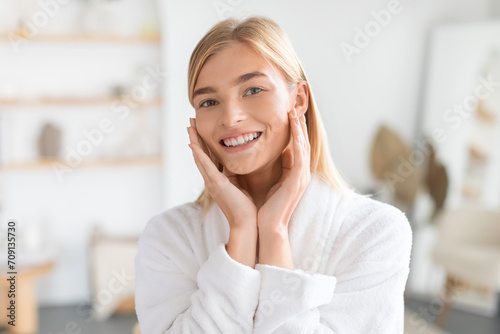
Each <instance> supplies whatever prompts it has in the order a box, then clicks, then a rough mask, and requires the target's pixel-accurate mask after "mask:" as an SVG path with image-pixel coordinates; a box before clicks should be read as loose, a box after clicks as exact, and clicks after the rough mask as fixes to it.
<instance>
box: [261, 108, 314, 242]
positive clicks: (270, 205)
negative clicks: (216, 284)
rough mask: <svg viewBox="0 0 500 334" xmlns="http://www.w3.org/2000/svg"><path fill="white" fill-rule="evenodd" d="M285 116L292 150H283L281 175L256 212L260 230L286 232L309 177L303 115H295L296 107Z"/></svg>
mask: <svg viewBox="0 0 500 334" xmlns="http://www.w3.org/2000/svg"><path fill="white" fill-rule="evenodd" d="M288 116H289V120H290V128H291V133H292V142H293V143H292V149H290V148H287V149H286V150H285V151H284V153H283V156H282V168H283V171H282V175H281V178H280V180H279V181H278V182H277V183H276V184H275V185H274V186H273V187H272V188H271V189H270V190H269V192H268V194H267V196H266V200H265V203H264V205H263V206H262V207H261V208H260V209H259V211H258V213H257V224H258V228H259V231H261V230H264V231H272V232H280V233H284V232H287V231H288V222H289V220H290V217H291V215H292V212H293V210H294V209H295V207H296V206H297V203H298V202H299V200H300V198H301V197H302V195H303V193H304V191H305V190H306V188H307V186H308V184H309V182H310V180H311V172H310V159H311V146H310V144H309V136H308V134H307V125H306V119H305V116H304V115H300V116H298V115H297V112H296V110H295V108H294V109H292V110H291V111H290V112H288ZM259 233H260V232H259Z"/></svg>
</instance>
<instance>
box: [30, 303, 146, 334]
mask: <svg viewBox="0 0 500 334" xmlns="http://www.w3.org/2000/svg"><path fill="white" fill-rule="evenodd" d="M136 322H137V317H136V316H135V315H115V316H113V317H111V318H110V319H109V320H107V321H104V322H97V321H95V320H92V318H91V317H89V312H88V310H86V309H83V308H81V307H77V306H67V307H43V308H41V309H40V329H39V332H38V333H39V334H69V333H71V334H72V333H79V334H87V333H88V334H132V328H133V327H134V325H135V323H136Z"/></svg>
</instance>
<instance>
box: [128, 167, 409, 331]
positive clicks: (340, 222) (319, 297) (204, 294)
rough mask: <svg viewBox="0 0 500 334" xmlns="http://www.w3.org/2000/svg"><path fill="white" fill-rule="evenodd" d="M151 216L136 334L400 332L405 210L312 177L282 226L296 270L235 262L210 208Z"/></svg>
mask: <svg viewBox="0 0 500 334" xmlns="http://www.w3.org/2000/svg"><path fill="white" fill-rule="evenodd" d="M201 214H202V208H201V207H198V206H197V205H196V204H194V203H185V204H183V205H179V206H176V207H173V208H170V209H168V210H165V211H164V212H162V213H160V214H158V215H156V216H155V217H153V218H152V219H151V220H150V221H149V222H148V224H147V226H146V228H145V230H144V232H143V234H142V236H141V238H140V240H139V246H138V253H137V257H136V260H135V265H136V310H137V315H138V319H139V325H140V328H141V333H142V334H160V333H161V334H163V333H287V334H289V333H336V334H354V333H359V334H367V333H377V334H385V333H398V334H402V333H403V320H404V319H403V317H404V302H403V292H404V289H405V284H406V280H407V278H408V273H409V262H410V250H411V245H412V231H411V228H410V225H409V222H408V219H407V218H406V216H405V214H404V213H402V212H401V211H400V210H398V209H397V208H395V207H393V206H391V205H388V204H385V203H382V202H379V201H376V200H374V199H371V198H367V197H360V196H357V195H342V194H341V193H340V192H338V191H337V190H335V189H334V188H332V187H331V186H330V185H328V184H327V183H326V182H324V181H323V180H321V179H320V178H319V177H318V176H316V175H314V174H313V175H312V178H311V182H310V183H309V185H308V187H307V189H306V190H305V192H304V194H303V196H302V198H301V199H300V201H299V203H298V204H297V207H296V208H295V211H294V212H293V214H292V216H291V220H290V223H289V239H290V244H291V250H292V256H293V264H294V268H295V269H294V270H290V269H284V268H280V267H276V266H270V265H263V264H256V266H255V269H252V268H251V267H248V266H246V265H243V264H241V263H239V262H237V261H235V260H233V259H232V258H231V257H230V256H229V255H228V253H227V252H226V249H225V244H227V242H228V238H229V224H228V221H227V219H226V217H225V216H224V214H223V212H222V211H221V210H220V208H219V206H218V205H217V204H216V203H214V204H213V205H212V206H211V207H210V209H209V212H208V213H207V216H206V218H205V220H204V221H203V222H202V221H201V217H202V215H201Z"/></svg>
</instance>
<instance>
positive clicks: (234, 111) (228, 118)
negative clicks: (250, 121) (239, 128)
mask: <svg viewBox="0 0 500 334" xmlns="http://www.w3.org/2000/svg"><path fill="white" fill-rule="evenodd" d="M246 117H247V116H246V113H245V111H244V110H243V108H242V107H241V105H240V104H239V103H238V102H236V101H228V102H226V103H225V104H224V105H223V106H222V114H221V116H220V118H219V125H220V126H225V127H232V126H234V125H236V124H237V123H239V122H242V121H243V120H245V119H246Z"/></svg>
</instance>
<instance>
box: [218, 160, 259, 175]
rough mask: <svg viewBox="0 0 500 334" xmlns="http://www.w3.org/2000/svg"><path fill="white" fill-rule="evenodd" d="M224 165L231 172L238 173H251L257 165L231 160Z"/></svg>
mask: <svg viewBox="0 0 500 334" xmlns="http://www.w3.org/2000/svg"><path fill="white" fill-rule="evenodd" d="M224 167H225V168H226V169H227V170H228V171H230V172H231V173H233V174H238V175H245V174H250V173H251V172H253V171H255V166H249V165H248V164H241V163H238V162H229V163H227V164H224Z"/></svg>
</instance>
